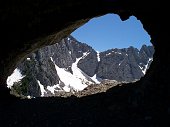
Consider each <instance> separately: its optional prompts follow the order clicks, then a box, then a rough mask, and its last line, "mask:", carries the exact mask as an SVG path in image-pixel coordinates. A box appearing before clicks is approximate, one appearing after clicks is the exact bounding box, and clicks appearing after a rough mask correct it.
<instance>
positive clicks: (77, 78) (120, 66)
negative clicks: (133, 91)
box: [13, 36, 154, 97]
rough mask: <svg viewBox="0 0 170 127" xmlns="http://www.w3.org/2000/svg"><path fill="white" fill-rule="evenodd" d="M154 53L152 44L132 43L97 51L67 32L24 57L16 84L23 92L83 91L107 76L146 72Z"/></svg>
mask: <svg viewBox="0 0 170 127" xmlns="http://www.w3.org/2000/svg"><path fill="white" fill-rule="evenodd" d="M153 53H154V48H153V46H146V45H143V46H142V47H141V49H140V50H138V49H137V48H134V47H132V46H130V47H129V48H123V49H118V48H113V49H110V50H107V51H104V52H96V51H95V50H94V49H93V48H92V47H91V46H89V45H87V44H85V43H81V42H79V41H77V40H76V39H75V38H74V37H72V36H68V37H66V38H64V39H62V40H61V42H60V43H56V44H54V45H50V46H47V47H44V48H42V49H39V50H38V51H36V52H34V53H32V54H30V55H29V56H28V57H27V58H26V59H25V60H24V61H22V62H21V63H20V64H19V66H18V68H17V69H18V70H19V71H20V73H21V75H22V78H21V80H20V81H19V82H15V85H14V86H13V88H14V87H16V86H17V85H19V86H20V87H21V88H22V89H23V88H24V92H21V93H20V94H24V95H26V96H28V95H29V96H34V97H39V96H52V95H55V94H57V93H58V92H61V91H65V92H76V91H81V90H83V89H84V88H86V87H87V86H89V85H92V84H100V83H102V82H104V81H108V80H110V81H117V82H125V81H126V82H132V81H135V80H139V79H140V78H141V77H142V76H144V74H145V73H146V71H147V69H148V68H149V66H150V64H151V62H152V60H153V59H152V56H153ZM14 74H15V73H14ZM14 74H13V75H14Z"/></svg>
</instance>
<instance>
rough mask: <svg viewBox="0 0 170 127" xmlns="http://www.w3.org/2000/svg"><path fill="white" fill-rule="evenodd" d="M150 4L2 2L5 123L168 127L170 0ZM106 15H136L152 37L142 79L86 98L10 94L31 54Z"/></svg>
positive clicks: (1, 118)
mask: <svg viewBox="0 0 170 127" xmlns="http://www.w3.org/2000/svg"><path fill="white" fill-rule="evenodd" d="M2 2H3V3H2ZM149 2H150V3H148V1H146V0H142V1H133V0H126V1H125V0H93V2H92V1H91V0H81V1H76V0H62V1H61V0H56V1H48V0H43V1H39V0H24V1H23V0H18V1H9V0H5V1H1V2H0V6H1V7H0V28H1V29H0V32H1V35H0V37H1V46H0V98H1V100H0V126H2V127H5V126H12V127H14V126H17V127H18V126H22V127H23V126H25V127H26V126H28V127H29V126H41V127H42V126H50V125H53V126H58V127H59V126H61V127H63V126H74V127H75V126H79V127H80V126H86V127H87V126H91V127H94V126H101V127H103V126H114V127H121V126H128V127H169V126H170V125H169V124H170V122H169V119H170V100H169V98H170V85H169V84H170V83H169V77H170V75H169V72H170V66H169V65H170V62H169V58H170V52H169V49H170V46H169V45H168V43H169V26H170V25H169V10H168V9H169V8H167V7H166V5H168V4H167V3H166V2H165V1H152V0H150V1H149ZM106 13H116V14H119V15H120V16H121V18H122V19H123V20H125V19H127V18H128V17H129V16H130V15H134V16H136V17H137V18H138V19H139V20H141V22H142V23H143V25H144V28H145V30H146V31H147V32H148V33H149V34H150V36H151V38H152V40H151V41H152V43H153V45H154V48H155V54H154V58H153V59H154V61H153V63H152V64H151V67H150V69H149V70H148V73H147V74H146V76H145V77H144V78H142V79H141V81H140V82H138V83H134V84H127V85H126V86H123V87H118V86H117V87H114V88H112V89H111V90H109V91H108V92H106V93H102V94H97V95H91V96H87V97H83V98H75V97H71V98H67V99H63V98H37V99H33V100H19V99H16V98H15V97H11V96H10V95H9V90H8V89H7V88H6V79H7V76H9V75H10V74H11V73H12V71H13V70H14V68H15V67H16V65H17V63H18V62H19V61H20V60H22V59H23V58H24V57H26V55H27V54H28V53H30V52H32V51H34V50H36V49H38V48H40V47H42V46H45V45H48V44H53V43H54V40H57V42H59V41H60V40H61V39H62V38H63V37H66V36H67V35H69V34H70V33H71V32H72V31H73V30H75V29H76V28H78V27H79V26H81V25H83V24H84V23H85V22H87V21H88V20H89V19H90V18H93V17H95V16H99V15H103V14H106ZM55 42H56V41H55Z"/></svg>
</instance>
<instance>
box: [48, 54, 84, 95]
mask: <svg viewBox="0 0 170 127" xmlns="http://www.w3.org/2000/svg"><path fill="white" fill-rule="evenodd" d="M85 56H87V53H84V55H83V56H82V57H81V58H78V59H76V62H75V63H73V64H72V70H73V74H71V73H70V72H68V71H65V69H64V68H59V67H58V66H57V65H56V64H55V63H54V61H53V58H52V57H50V58H51V61H52V62H53V63H54V65H55V68H56V71H57V74H58V76H59V78H60V80H61V81H62V82H63V83H64V84H65V86H64V87H63V89H64V90H65V91H66V92H70V87H72V88H73V89H74V90H77V91H81V90H83V89H84V88H86V87H87V85H86V81H87V80H85V78H86V77H85V76H84V75H83V74H82V72H81V70H80V69H79V68H78V67H77V63H78V61H79V60H80V59H82V58H83V57H85Z"/></svg>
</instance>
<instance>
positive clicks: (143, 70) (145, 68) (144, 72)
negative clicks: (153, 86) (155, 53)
mask: <svg viewBox="0 0 170 127" xmlns="http://www.w3.org/2000/svg"><path fill="white" fill-rule="evenodd" d="M151 61H153V58H149V60H148V62H147V64H146V65H145V67H144V68H142V67H141V66H139V65H138V66H139V68H140V69H141V70H142V73H143V74H144V75H145V74H146V71H147V69H148V65H149V63H150V62H151Z"/></svg>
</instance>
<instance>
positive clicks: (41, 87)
mask: <svg viewBox="0 0 170 127" xmlns="http://www.w3.org/2000/svg"><path fill="white" fill-rule="evenodd" d="M37 82H38V85H39V86H40V90H41V97H43V96H44V93H47V92H46V91H45V89H44V86H43V85H42V84H41V83H40V81H39V80H37Z"/></svg>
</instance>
